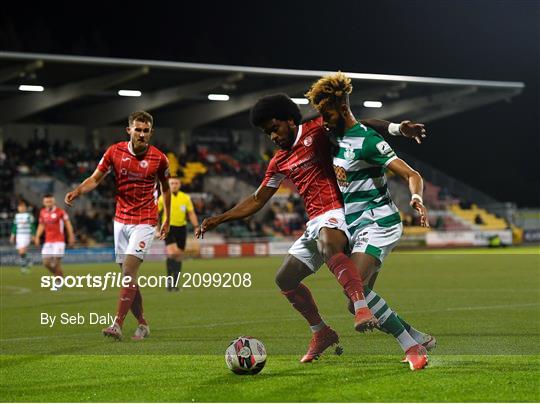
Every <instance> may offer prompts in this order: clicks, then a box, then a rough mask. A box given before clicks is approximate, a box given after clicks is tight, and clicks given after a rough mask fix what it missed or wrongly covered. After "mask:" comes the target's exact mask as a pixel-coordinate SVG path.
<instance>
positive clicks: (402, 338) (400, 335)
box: [364, 286, 417, 351]
mask: <svg viewBox="0 0 540 404" xmlns="http://www.w3.org/2000/svg"><path fill="white" fill-rule="evenodd" d="M364 295H365V297H366V302H367V305H368V307H369V309H370V310H371V312H372V313H373V315H374V316H375V317H376V318H377V320H378V321H379V327H380V328H381V330H383V331H384V332H387V333H388V334H392V335H393V336H394V338H396V339H397V341H398V343H399V345H400V346H401V348H402V349H403V351H407V350H408V349H409V348H410V347H412V346H414V345H416V344H417V342H416V341H415V340H414V338H413V337H411V335H410V334H409V333H408V332H407V330H406V329H405V327H404V326H403V324H402V323H401V321H400V320H399V319H398V317H397V316H396V314H395V313H394V312H393V311H392V309H391V308H390V307H388V305H387V304H386V301H385V300H384V299H383V298H382V297H381V296H379V295H378V294H377V293H376V292H374V291H373V290H371V289H370V288H369V287H367V286H365V287H364Z"/></svg>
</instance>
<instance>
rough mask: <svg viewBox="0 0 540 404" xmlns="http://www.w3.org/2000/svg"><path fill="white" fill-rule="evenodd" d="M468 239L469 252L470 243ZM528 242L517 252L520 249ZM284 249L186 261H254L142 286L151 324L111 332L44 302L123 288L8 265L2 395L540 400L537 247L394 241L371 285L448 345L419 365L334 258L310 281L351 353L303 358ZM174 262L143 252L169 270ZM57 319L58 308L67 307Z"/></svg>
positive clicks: (86, 269) (103, 306) (108, 307)
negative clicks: (280, 283) (229, 361)
mask: <svg viewBox="0 0 540 404" xmlns="http://www.w3.org/2000/svg"><path fill="white" fill-rule="evenodd" d="M471 252H472V253H471ZM515 252H518V253H519V252H520V253H521V254H514V253H515ZM280 262H281V259H280V258H244V259H241V258H239V259H213V260H188V261H186V262H185V263H184V271H185V272H189V273H194V272H240V273H244V272H249V273H251V274H252V280H253V284H252V286H251V287H250V288H238V289H235V288H231V289H223V288H207V289H205V288H196V289H193V288H191V289H190V288H184V289H183V290H182V291H181V292H180V293H168V292H166V291H164V290H161V289H148V288H147V289H143V298H144V306H145V314H146V317H147V319H148V321H149V324H150V327H151V331H152V334H151V336H150V338H148V339H147V340H145V341H141V342H133V341H131V340H130V338H129V336H130V335H131V333H132V332H133V330H134V328H135V325H136V323H135V321H134V319H133V317H132V316H131V314H130V315H129V316H128V318H127V320H126V323H125V325H124V333H125V337H127V338H124V341H122V342H114V341H112V340H109V339H105V338H104V337H102V336H101V333H100V330H101V328H103V326H101V325H89V324H83V325H55V326H54V327H52V328H50V327H47V326H42V325H40V313H42V312H47V313H50V314H54V315H59V314H60V313H63V312H66V313H70V314H75V313H78V312H79V313H82V314H83V315H88V313H89V312H97V313H100V314H105V313H111V314H114V312H115V309H116V300H117V296H118V290H117V289H111V290H107V291H105V292H102V291H99V290H96V289H88V288H83V289H64V290H62V291H60V292H51V291H49V290H45V289H42V288H40V286H39V279H40V276H41V275H45V274H46V273H45V269H44V268H43V267H41V266H35V267H34V268H33V269H32V273H31V274H30V275H21V274H20V273H19V270H18V269H17V268H15V267H4V268H1V271H0V274H1V279H0V286H1V289H0V293H1V295H0V297H1V302H0V303H1V318H0V327H1V333H0V344H1V345H0V348H1V349H0V351H1V352H0V353H1V356H0V372H1V373H0V374H1V377H0V400H1V401H16V402H21V401H24V402H27V401H45V402H66V401H76V402H81V401H83V402H84V401H136V402H146V401H161V402H163V401H187V402H199V401H222V402H223V401H225V402H227V401H233V402H250V401H251V402H253V401H265V402H268V401H272V402H274V401H301V402H310V401H324V402H358V401H386V402H389V401H405V402H411V401H450V402H455V401H480V402H485V401H490V402H491V401H539V400H540V383H539V380H540V360H539V358H540V250H539V249H533V250H523V249H521V250H515V249H504V250H500V251H497V253H496V254H493V253H491V251H488V250H474V251H451V253H448V252H440V251H439V252H429V253H399V252H396V253H394V254H392V255H391V256H390V257H389V258H388V259H387V261H386V262H385V266H384V268H383V270H382V273H381V275H380V276H379V279H378V281H377V284H376V285H375V290H377V291H378V292H379V293H380V294H381V295H382V296H383V297H384V298H385V299H386V301H387V302H388V304H389V305H390V307H392V308H393V309H394V310H395V311H397V312H398V313H399V314H400V315H401V316H402V317H403V318H405V319H406V320H408V321H409V322H410V323H411V324H413V325H414V326H415V327H416V328H418V329H420V330H424V331H426V332H429V333H432V334H433V335H435V336H436V337H437V339H438V341H439V346H438V347H437V349H436V350H435V351H434V352H433V353H432V354H431V356H430V365H429V366H428V368H426V369H425V370H423V371H420V372H411V371H410V370H409V368H408V367H407V366H406V365H403V364H401V363H400V362H399V361H400V359H401V357H402V353H401V350H400V348H399V346H398V345H397V343H396V342H395V341H394V339H393V338H392V337H390V336H388V335H386V334H383V333H381V332H373V333H368V334H358V333H356V332H354V330H353V319H352V316H350V315H349V313H348V312H347V311H346V301H345V298H344V297H343V295H342V293H341V290H340V287H339V285H338V284H337V282H336V281H335V280H334V278H333V277H332V276H331V274H330V272H329V271H328V270H327V269H326V268H325V267H323V268H321V270H320V271H319V272H318V273H317V274H316V275H315V276H312V277H310V278H308V280H307V281H306V283H307V284H308V285H309V286H310V287H311V288H312V291H313V294H314V296H315V299H316V301H317V303H318V305H319V309H320V311H321V313H322V315H323V317H324V318H325V320H326V321H327V322H328V323H329V324H330V325H332V327H334V328H335V329H336V331H337V332H338V333H339V334H340V337H341V344H342V346H343V348H344V354H343V355H342V356H336V355H334V354H333V353H332V352H328V353H326V354H325V355H323V356H322V357H321V359H320V360H319V361H317V362H314V363H312V364H300V363H299V359H300V357H301V356H302V355H303V353H304V352H305V350H306V348H307V345H308V342H309V338H310V331H309V329H308V328H307V326H306V324H305V322H304V320H303V319H302V318H301V317H300V315H299V314H297V313H296V312H295V311H294V310H293V309H292V308H291V307H290V306H289V304H288V302H287V301H286V299H284V298H283V297H282V296H281V295H280V293H279V291H278V289H277V287H276V286H275V284H274V281H273V277H274V273H275V270H276V269H277V268H278V267H279V265H280ZM116 270H117V269H116V266H115V265H114V264H95V265H91V264H86V265H66V266H65V267H64V271H65V273H66V275H84V274H87V273H92V274H103V273H105V272H107V271H116ZM164 271H165V269H164V263H157V262H147V263H144V264H143V267H142V272H141V273H142V274H152V275H161V274H163V272H164ZM57 321H59V320H57ZM239 335H253V336H255V337H257V338H259V339H260V340H262V341H263V342H264V343H265V345H266V347H267V350H268V361H267V364H266V367H265V369H264V370H263V371H262V372H261V374H259V375H256V376H236V375H234V374H233V373H231V372H230V371H229V370H228V369H227V368H226V365H225V361H224V356H223V353H224V351H225V348H226V346H227V345H228V342H229V341H230V340H232V339H233V338H234V337H236V336H239Z"/></svg>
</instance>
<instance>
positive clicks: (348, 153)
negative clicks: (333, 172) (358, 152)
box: [343, 145, 354, 160]
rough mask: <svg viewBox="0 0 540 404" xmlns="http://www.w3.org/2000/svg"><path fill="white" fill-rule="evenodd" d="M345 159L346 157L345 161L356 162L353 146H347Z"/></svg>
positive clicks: (344, 154)
mask: <svg viewBox="0 0 540 404" xmlns="http://www.w3.org/2000/svg"><path fill="white" fill-rule="evenodd" d="M343 157H345V160H354V149H353V147H352V146H351V145H348V146H347V148H346V149H345V153H343Z"/></svg>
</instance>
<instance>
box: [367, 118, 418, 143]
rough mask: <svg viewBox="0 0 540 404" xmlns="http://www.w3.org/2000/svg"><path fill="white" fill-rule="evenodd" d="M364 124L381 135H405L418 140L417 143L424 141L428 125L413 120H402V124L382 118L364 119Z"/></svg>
mask: <svg viewBox="0 0 540 404" xmlns="http://www.w3.org/2000/svg"><path fill="white" fill-rule="evenodd" d="M360 123H361V124H362V125H365V126H369V127H370V128H371V129H373V130H374V131H375V132H377V133H378V134H379V135H381V136H386V135H389V134H390V135H392V136H405V137H406V138H409V139H414V140H416V143H418V144H420V143H422V139H424V138H425V137H426V136H427V135H426V127H425V125H424V124H423V123H415V122H411V121H402V122H401V123H400V124H397V123H391V122H388V121H385V120H382V119H362V120H361V121H360Z"/></svg>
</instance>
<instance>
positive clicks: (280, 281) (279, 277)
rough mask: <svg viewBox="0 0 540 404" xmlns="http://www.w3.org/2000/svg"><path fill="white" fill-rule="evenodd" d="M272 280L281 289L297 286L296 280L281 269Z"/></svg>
mask: <svg viewBox="0 0 540 404" xmlns="http://www.w3.org/2000/svg"><path fill="white" fill-rule="evenodd" d="M274 280H275V282H276V285H277V286H278V288H279V289H281V290H291V289H295V288H297V287H298V282H297V281H296V280H294V279H291V277H290V276H288V275H287V273H285V272H283V271H278V273H277V274H276V277H275V279H274Z"/></svg>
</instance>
